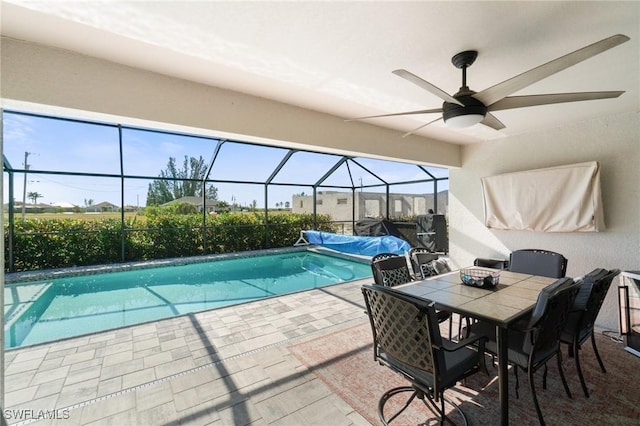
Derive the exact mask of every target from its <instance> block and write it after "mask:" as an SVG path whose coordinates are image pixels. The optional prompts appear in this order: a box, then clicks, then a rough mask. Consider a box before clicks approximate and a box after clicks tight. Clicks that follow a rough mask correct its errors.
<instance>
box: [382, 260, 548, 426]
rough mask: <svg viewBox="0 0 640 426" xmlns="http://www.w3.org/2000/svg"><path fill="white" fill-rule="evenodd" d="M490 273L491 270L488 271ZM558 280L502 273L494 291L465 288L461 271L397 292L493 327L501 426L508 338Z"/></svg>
mask: <svg viewBox="0 0 640 426" xmlns="http://www.w3.org/2000/svg"><path fill="white" fill-rule="evenodd" d="M486 269H488V268H486ZM555 281H556V279H555V278H548V277H542V276H537V275H530V274H521V273H517V272H510V271H500V278H499V283H498V285H497V286H496V287H494V288H491V289H484V288H478V287H472V286H468V285H464V284H462V281H461V280H460V271H453V272H449V273H446V274H442V275H437V276H434V277H429V278H427V279H425V280H422V281H415V282H411V283H408V284H403V285H399V286H397V287H394V289H396V290H398V291H400V292H402V293H406V294H410V295H412V296H415V297H419V298H421V299H425V300H430V301H433V302H435V306H436V308H437V309H443V310H447V311H451V312H456V313H458V314H461V315H463V316H468V317H472V318H477V319H479V320H482V321H486V322H488V323H491V324H494V325H495V327H496V336H497V337H496V343H497V352H498V353H497V356H498V393H499V398H500V424H501V425H508V424H509V389H508V387H509V386H508V384H509V380H508V364H509V363H508V355H507V348H508V334H507V330H508V329H509V327H510V326H511V325H513V324H514V323H515V322H516V321H517V320H518V319H520V318H522V317H523V316H524V315H526V314H527V313H529V312H531V310H532V309H533V307H534V305H535V304H536V301H537V299H538V293H540V290H542V289H543V288H544V287H546V286H548V285H549V284H552V283H553V282H555Z"/></svg>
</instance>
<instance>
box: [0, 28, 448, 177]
mask: <svg viewBox="0 0 640 426" xmlns="http://www.w3.org/2000/svg"><path fill="white" fill-rule="evenodd" d="M0 53H1V55H2V56H1V60H0V67H1V69H0V71H1V72H0V78H1V80H0V83H1V84H0V90H1V93H0V94H1V97H2V101H3V107H5V108H7V107H8V108H15V105H16V104H17V105H19V103H20V102H29V103H33V104H38V105H41V106H51V107H52V108H51V109H50V110H49V111H47V110H46V109H45V110H44V112H49V113H55V111H56V108H58V107H62V108H65V109H70V110H73V111H79V112H82V114H83V115H82V117H86V116H87V115H86V114H89V113H92V114H94V115H89V116H88V117H91V118H100V119H106V120H116V121H117V122H121V123H123V124H132V125H144V126H146V127H155V128H168V129H173V128H172V127H170V125H175V126H184V128H185V129H197V131H198V132H199V133H203V132H201V130H203V131H204V132H206V133H205V134H210V135H214V136H218V137H226V138H230V139H239V140H244V141H252V142H257V143H269V144H276V145H282V144H286V145H287V146H291V147H300V148H308V149H316V150H317V149H321V150H323V151H325V152H339V153H341V154H352V155H359V154H362V153H368V154H369V156H376V157H378V158H388V159H396V160H401V161H403V160H404V161H407V160H409V161H418V162H423V163H424V164H433V165H444V166H454V167H456V166H459V165H460V147H459V146H458V145H453V144H449V143H445V142H441V141H436V140H433V139H427V138H424V137H420V136H416V135H412V136H410V137H407V138H402V137H401V135H402V132H400V131H393V130H389V129H383V128H381V127H377V126H372V125H370V124H367V123H364V122H350V123H345V122H344V117H336V116H332V115H329V114H323V113H320V112H315V111H311V110H307V109H303V108H299V107H295V106H292V105H287V104H284V103H280V102H275V101H272V100H268V99H264V98H259V97H256V96H250V95H246V94H243V93H238V92H233V91H230V90H225V89H221V88H217V87H212V86H206V85H203V84H198V83H194V82H190V81H186V80H181V79H178V78H173V77H169V76H166V75H161V74H157V73H152V72H149V71H144V70H141V69H136V68H132V67H128V66H124V65H121V64H117V63H113V62H109V61H106V60H101V59H97V58H92V57H90V56H85V55H80V54H77V53H73V52H69V51H65V50H61V49H56V48H51V47H47V46H43V45H39V44H34V43H27V42H23V41H18V40H13V39H9V38H6V37H2V38H1V48H0ZM29 110H31V111H33V110H32V108H29Z"/></svg>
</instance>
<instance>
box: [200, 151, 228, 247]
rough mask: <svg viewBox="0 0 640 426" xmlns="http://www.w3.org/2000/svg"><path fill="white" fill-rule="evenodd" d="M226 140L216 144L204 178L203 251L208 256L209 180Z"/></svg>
mask: <svg viewBox="0 0 640 426" xmlns="http://www.w3.org/2000/svg"><path fill="white" fill-rule="evenodd" d="M225 142H226V140H219V141H218V142H217V143H216V147H215V148H214V150H213V154H212V155H211V161H210V162H209V167H207V173H205V175H204V178H203V179H202V251H203V252H204V253H205V254H206V253H208V251H207V181H208V180H209V176H210V175H211V171H212V170H213V164H214V163H215V162H216V159H217V158H218V154H219V153H220V149H221V148H222V145H224V143H225Z"/></svg>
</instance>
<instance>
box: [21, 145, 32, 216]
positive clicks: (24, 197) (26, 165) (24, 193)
mask: <svg viewBox="0 0 640 426" xmlns="http://www.w3.org/2000/svg"><path fill="white" fill-rule="evenodd" d="M29 154H31V153H30V152H27V151H25V152H24V170H25V172H24V185H23V187H22V220H24V214H25V212H26V202H27V172H26V171H27V170H29V163H27V159H28V158H29Z"/></svg>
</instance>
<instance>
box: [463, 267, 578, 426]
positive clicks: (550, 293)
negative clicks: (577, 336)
mask: <svg viewBox="0 0 640 426" xmlns="http://www.w3.org/2000/svg"><path fill="white" fill-rule="evenodd" d="M579 285H580V283H579V282H578V283H576V282H575V281H574V280H573V279H571V278H560V279H559V280H557V281H556V282H554V283H553V284H551V285H549V286H547V287H545V288H544V289H543V290H542V291H541V292H540V294H539V295H538V300H537V302H536V305H535V307H534V309H533V311H532V313H531V316H530V317H528V318H526V319H524V320H522V321H520V322H519V323H518V324H516V325H515V326H514V327H513V329H509V330H508V331H507V333H508V340H509V345H508V358H509V363H510V364H512V365H514V369H513V370H514V372H515V376H516V389H515V391H516V397H518V396H519V393H518V390H519V381H518V369H522V370H523V371H525V372H526V373H527V374H528V378H529V387H530V389H531V395H532V398H533V404H534V405H535V409H536V413H537V414H538V420H539V422H540V424H541V425H544V424H545V422H544V418H543V417H542V411H541V410H540V405H539V403H538V397H537V396H536V389H535V383H534V380H533V374H534V373H535V372H536V371H537V370H538V369H539V368H540V367H544V373H543V376H542V388H543V389H546V388H547V362H548V361H549V360H551V359H552V358H553V357H554V356H555V357H556V360H557V362H558V370H559V372H560V378H561V379H562V385H563V386H564V390H565V392H566V393H567V396H568V397H569V398H571V397H572V396H571V391H570V390H569V386H568V385H567V381H566V379H565V376H564V372H563V368H562V354H561V352H560V333H561V332H562V330H563V328H564V326H565V324H566V321H567V317H568V313H569V310H570V309H571V306H572V305H573V301H574V298H575V295H576V293H577V291H578V286H579ZM465 331H467V333H465ZM465 331H463V333H465V335H468V336H469V337H470V338H473V337H474V336H486V337H487V342H486V346H485V348H486V351H487V352H489V353H492V354H494V355H495V354H496V353H497V343H496V331H495V326H494V325H492V324H488V323H486V322H483V321H478V322H477V323H475V324H472V325H471V326H470V327H469V328H468V330H465Z"/></svg>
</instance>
